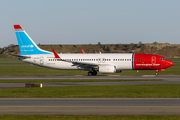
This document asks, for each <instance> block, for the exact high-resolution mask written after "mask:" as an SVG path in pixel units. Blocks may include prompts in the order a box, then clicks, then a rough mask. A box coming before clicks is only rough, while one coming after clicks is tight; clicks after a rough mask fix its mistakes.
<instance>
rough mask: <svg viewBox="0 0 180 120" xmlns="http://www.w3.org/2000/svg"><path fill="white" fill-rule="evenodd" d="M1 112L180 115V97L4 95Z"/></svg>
mask: <svg viewBox="0 0 180 120" xmlns="http://www.w3.org/2000/svg"><path fill="white" fill-rule="evenodd" d="M0 114H1V115H3V114H15V115H36V114H39V115H40V114H42V115H47V114H48V115H55V114H56V115H57V114H65V115H180V98H172V99H171V98H1V99H0Z"/></svg>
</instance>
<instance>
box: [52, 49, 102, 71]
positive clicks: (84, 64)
mask: <svg viewBox="0 0 180 120" xmlns="http://www.w3.org/2000/svg"><path fill="white" fill-rule="evenodd" d="M52 51H53V53H54V56H55V57H54V58H57V60H58V61H64V62H69V63H72V64H73V66H78V67H83V68H87V67H88V68H97V67H98V65H99V64H96V63H87V62H79V61H70V60H64V59H61V58H60V57H59V55H58V54H57V53H56V52H55V50H54V49H52Z"/></svg>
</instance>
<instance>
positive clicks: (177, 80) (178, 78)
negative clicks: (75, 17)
mask: <svg viewBox="0 0 180 120" xmlns="http://www.w3.org/2000/svg"><path fill="white" fill-rule="evenodd" d="M86 79H88V80H93V79H96V80H97V82H61V80H86ZM102 79H104V80H106V79H108V80H121V79H123V80H127V81H120V82H100V81H98V80H102ZM137 79H138V80H142V79H150V80H151V79H158V80H159V79H161V80H162V81H133V80H137ZM0 80H59V82H54V83H53V82H52V83H42V85H43V87H60V86H84V85H142V84H180V75H169V76H168V75H161V76H154V75H143V76H138V75H137V76H124V75H123V76H0ZM130 80H131V81H130ZM23 87H25V83H0V89H2V88H23Z"/></svg>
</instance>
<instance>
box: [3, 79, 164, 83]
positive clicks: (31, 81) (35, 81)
mask: <svg viewBox="0 0 180 120" xmlns="http://www.w3.org/2000/svg"><path fill="white" fill-rule="evenodd" d="M130 81H164V80H163V79H125V80H0V83H62V82H130Z"/></svg>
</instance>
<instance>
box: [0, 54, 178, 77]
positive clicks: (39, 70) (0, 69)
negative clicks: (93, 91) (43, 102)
mask: <svg viewBox="0 0 180 120" xmlns="http://www.w3.org/2000/svg"><path fill="white" fill-rule="evenodd" d="M172 60H173V61H174V63H175V65H174V66H172V67H170V68H168V69H166V70H165V71H162V72H159V74H160V75H180V58H172ZM4 61H5V62H4ZM8 61H9V62H8ZM10 61H11V62H10ZM12 61H14V63H13V62H12ZM17 61H19V60H18V59H17V58H0V75H1V76H3V75H5V76H7V75H87V71H79V70H55V69H49V68H44V67H39V66H30V65H29V64H28V63H23V62H17ZM23 65H25V66H23ZM98 75H155V70H140V71H139V72H137V71H136V70H123V72H122V73H115V74H100V73H98Z"/></svg>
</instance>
